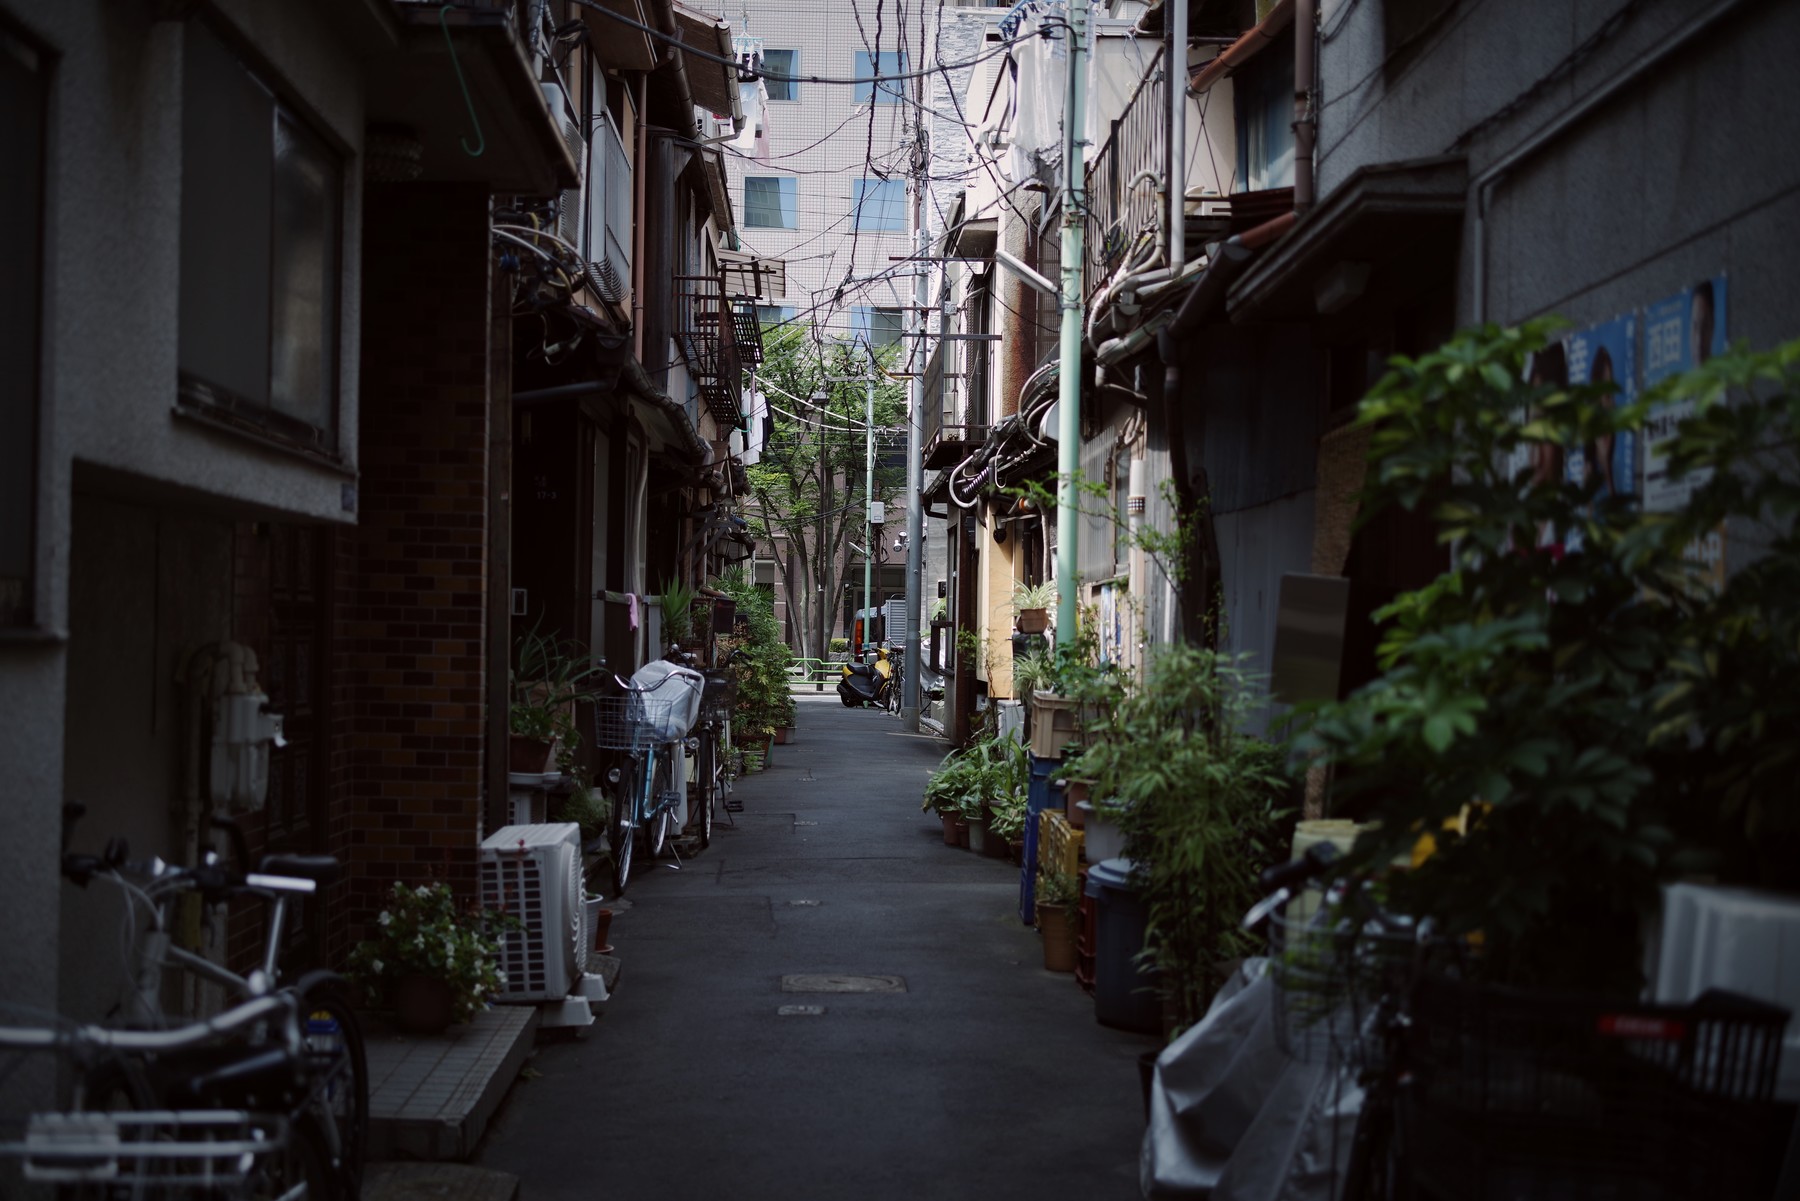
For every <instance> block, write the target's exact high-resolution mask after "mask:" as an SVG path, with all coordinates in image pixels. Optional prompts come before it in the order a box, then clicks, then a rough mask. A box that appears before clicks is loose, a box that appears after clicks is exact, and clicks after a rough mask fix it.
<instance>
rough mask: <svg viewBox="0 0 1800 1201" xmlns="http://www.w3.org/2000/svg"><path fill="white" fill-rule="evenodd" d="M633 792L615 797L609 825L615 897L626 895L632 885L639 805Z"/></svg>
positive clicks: (608, 838)
mask: <svg viewBox="0 0 1800 1201" xmlns="http://www.w3.org/2000/svg"><path fill="white" fill-rule="evenodd" d="M634 792H635V789H634V790H633V791H626V790H624V789H620V790H619V795H617V796H614V797H613V811H612V817H611V818H610V820H609V821H608V823H607V844H608V846H609V847H610V849H611V850H612V882H613V895H614V896H616V897H622V896H624V895H625V886H626V885H627V884H629V883H631V852H632V848H633V847H634V846H635V845H636V843H637V822H636V821H635V820H634V819H635V817H636V816H637V805H636V804H635V800H636V798H635V795H634Z"/></svg>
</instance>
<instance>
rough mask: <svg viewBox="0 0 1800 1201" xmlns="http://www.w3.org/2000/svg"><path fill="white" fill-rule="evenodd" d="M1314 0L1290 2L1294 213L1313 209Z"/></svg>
mask: <svg viewBox="0 0 1800 1201" xmlns="http://www.w3.org/2000/svg"><path fill="white" fill-rule="evenodd" d="M1317 5H1318V0H1294V211H1295V212H1296V213H1305V212H1307V211H1308V210H1309V209H1311V208H1312V206H1313V145H1314V143H1315V142H1316V141H1317V138H1318V132H1319V123H1318V119H1317V118H1316V117H1314V116H1313V111H1312V101H1313V92H1314V90H1315V88H1314V85H1315V84H1316V83H1317V81H1316V80H1315V79H1314V78H1313V76H1314V74H1315V73H1316V72H1317V70H1318V60H1317V57H1316V55H1315V53H1314V51H1315V50H1316V49H1317V47H1316V45H1315V43H1314V40H1313V39H1314V38H1316V37H1318V21H1317V19H1316V17H1315V13H1316V10H1317Z"/></svg>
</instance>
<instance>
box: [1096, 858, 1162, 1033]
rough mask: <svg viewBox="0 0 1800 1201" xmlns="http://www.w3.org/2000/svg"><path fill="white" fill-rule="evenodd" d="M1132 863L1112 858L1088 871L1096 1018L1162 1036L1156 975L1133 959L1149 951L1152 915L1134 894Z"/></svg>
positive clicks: (1102, 1022) (1106, 1024) (1103, 1024)
mask: <svg viewBox="0 0 1800 1201" xmlns="http://www.w3.org/2000/svg"><path fill="white" fill-rule="evenodd" d="M1130 878H1131V860H1129V859H1108V860H1107V861H1106V862H1104V863H1096V864H1092V865H1090V866H1089V867H1088V876H1087V894H1088V895H1089V896H1090V897H1093V898H1094V1017H1095V1019H1096V1020H1097V1021H1098V1022H1099V1023H1100V1024H1101V1025H1102V1026H1113V1027H1116V1028H1117V1029H1120V1030H1137V1031H1140V1032H1142V1033H1145V1034H1159V1033H1161V1032H1162V1003H1161V1001H1159V1000H1158V999H1157V996H1156V976H1155V974H1154V973H1152V972H1147V971H1143V970H1141V969H1140V968H1139V967H1138V966H1137V964H1136V963H1135V962H1134V960H1135V959H1136V957H1137V953H1138V952H1139V951H1141V950H1143V949H1144V936H1145V932H1146V931H1147V929H1148V928H1149V913H1148V911H1147V910H1145V908H1144V903H1143V902H1142V901H1140V900H1139V899H1138V896H1137V894H1136V893H1135V892H1133V891H1132V888H1131V883H1130Z"/></svg>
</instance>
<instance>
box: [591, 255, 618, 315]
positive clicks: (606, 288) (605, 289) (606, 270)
mask: <svg viewBox="0 0 1800 1201" xmlns="http://www.w3.org/2000/svg"><path fill="white" fill-rule="evenodd" d="M588 278H589V279H590V280H591V281H592V282H593V283H594V284H595V285H596V290H597V291H599V293H600V299H602V300H605V301H610V302H611V303H613V304H619V303H620V302H622V301H623V300H624V299H625V281H624V280H622V279H620V278H619V272H618V269H617V268H615V267H614V266H613V265H612V262H611V260H609V259H600V260H597V261H595V262H593V263H591V264H589V270H588Z"/></svg>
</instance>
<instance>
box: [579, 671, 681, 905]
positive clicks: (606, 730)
mask: <svg viewBox="0 0 1800 1201" xmlns="http://www.w3.org/2000/svg"><path fill="white" fill-rule="evenodd" d="M611 679H612V687H611V689H609V690H606V691H602V692H600V693H598V694H597V695H596V696H595V698H594V706H593V708H594V745H595V746H596V747H600V748H602V749H605V750H612V751H617V752H622V755H621V758H622V762H620V763H615V764H614V765H613V766H612V767H610V768H609V769H607V771H606V772H605V773H604V774H603V776H602V779H603V780H605V782H606V784H607V786H608V788H609V790H610V791H611V792H612V794H613V797H612V800H613V806H612V816H611V818H610V819H609V820H608V824H607V835H608V844H609V847H610V849H611V851H612V877H613V892H614V894H615V895H617V896H623V895H624V894H625V889H626V887H627V885H629V884H630V882H631V864H632V859H633V856H634V848H635V844H636V842H637V841H638V838H639V836H640V834H641V836H642V838H643V842H644V850H645V852H646V853H647V854H648V855H649V857H650V858H651V859H653V860H654V859H656V858H657V857H658V856H660V855H661V854H662V853H663V849H664V848H665V847H666V846H667V845H668V840H669V831H670V830H671V828H672V827H673V825H674V820H675V810H676V808H677V807H678V806H679V805H680V804H681V802H682V799H683V793H682V790H681V788H680V786H679V783H678V781H679V772H680V767H679V766H678V763H677V755H676V751H677V749H678V748H682V746H683V743H684V742H685V740H686V739H687V737H688V733H689V731H691V730H692V729H693V726H694V722H695V719H696V717H697V711H698V706H699V702H700V698H701V696H702V693H703V691H704V688H705V681H704V679H703V677H702V676H701V675H700V673H699V672H697V671H694V670H693V669H692V668H689V667H684V666H680V665H677V664H673V663H670V662H668V661H667V660H653V661H651V662H650V663H647V664H645V665H644V666H643V667H642V668H640V669H639V670H638V671H637V673H636V674H634V675H633V676H632V678H631V679H630V680H625V679H621V678H620V677H619V676H616V675H615V676H612V677H611ZM708 837H709V838H710V831H709V833H708Z"/></svg>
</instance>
